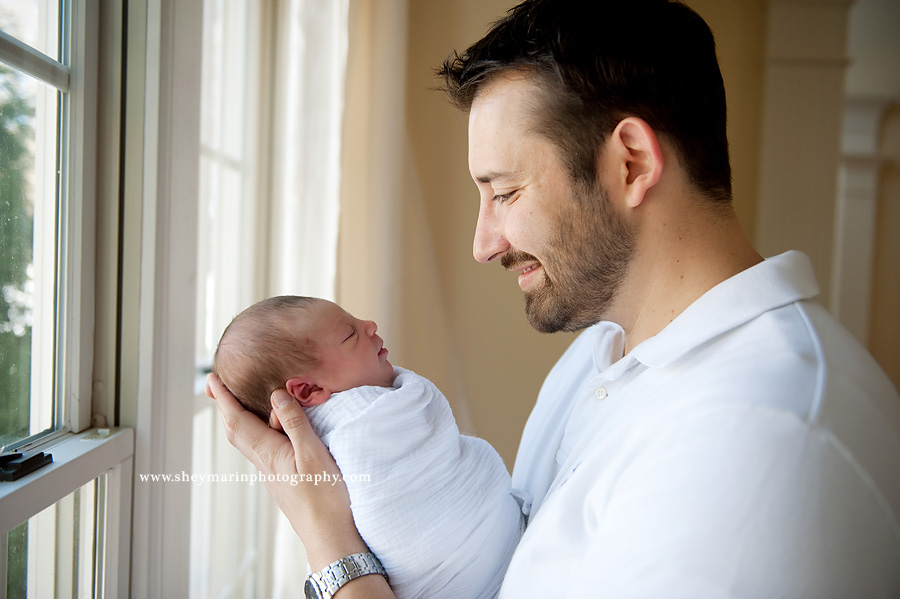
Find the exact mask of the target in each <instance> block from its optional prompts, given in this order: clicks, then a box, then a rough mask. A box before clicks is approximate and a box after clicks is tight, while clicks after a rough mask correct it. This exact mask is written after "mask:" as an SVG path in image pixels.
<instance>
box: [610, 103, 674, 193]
mask: <svg viewBox="0 0 900 599" xmlns="http://www.w3.org/2000/svg"><path fill="white" fill-rule="evenodd" d="M604 154H605V156H601V161H603V160H612V161H613V163H612V164H611V165H609V164H608V165H607V166H606V168H607V169H609V168H610V167H612V170H611V172H612V173H613V176H614V177H615V179H614V180H613V181H612V184H613V185H614V186H616V187H617V188H618V191H619V194H620V197H623V198H624V200H625V205H626V206H628V207H629V208H636V207H638V206H640V204H641V202H643V201H644V197H645V196H646V194H647V192H648V191H649V190H650V188H651V187H653V186H654V185H656V184H657V183H658V182H659V179H660V177H662V172H663V166H664V162H663V153H662V149H661V148H660V145H659V139H658V138H657V136H656V132H655V131H654V130H653V128H652V127H650V125H648V124H647V122H646V121H644V120H643V119H639V118H637V117H627V118H624V119H622V120H621V121H619V124H618V125H616V128H615V130H613V132H612V135H610V138H609V140H607V147H606V152H605V153H604Z"/></svg>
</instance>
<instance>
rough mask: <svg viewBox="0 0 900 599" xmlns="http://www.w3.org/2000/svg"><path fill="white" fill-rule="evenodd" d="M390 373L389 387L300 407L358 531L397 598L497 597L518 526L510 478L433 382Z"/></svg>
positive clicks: (343, 394)
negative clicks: (341, 483) (339, 477)
mask: <svg viewBox="0 0 900 599" xmlns="http://www.w3.org/2000/svg"><path fill="white" fill-rule="evenodd" d="M394 372H395V374H396V375H397V376H396V378H395V380H394V386H393V388H392V389H388V388H385V387H357V388H355V389H350V390H349V391H343V392H341V393H335V394H334V395H332V396H331V398H330V399H329V400H328V401H326V402H325V403H323V404H320V405H318V406H315V407H314V408H310V409H308V410H307V415H308V416H309V419H310V422H311V423H312V425H313V427H314V429H315V430H316V432H317V433H318V434H319V436H320V437H321V438H322V440H323V441H324V442H325V444H326V445H327V446H328V448H329V449H330V450H331V453H332V455H334V459H335V461H336V462H337V464H338V466H339V467H340V469H341V473H342V474H343V476H344V479H345V481H346V483H347V489H348V491H349V493H350V502H351V508H352V510H353V518H354V520H355V521H356V526H357V528H358V529H359V532H360V534H361V535H362V537H363V540H365V542H366V544H367V545H368V546H369V548H370V549H371V550H372V551H373V552H374V553H375V555H377V556H378V558H379V559H380V560H381V562H382V564H383V565H384V568H385V570H387V573H388V576H389V578H390V583H391V588H392V589H393V590H394V593H395V594H396V595H397V597H399V598H401V599H403V598H419V597H422V598H427V599H437V598H447V599H469V598H489V597H496V595H497V593H498V592H499V590H500V583H501V582H502V580H503V576H504V574H505V573H506V568H507V566H508V565H509V560H510V558H511V557H512V553H513V550H514V549H515V548H516V544H517V543H518V542H519V538H520V537H521V535H522V531H523V529H524V518H523V517H522V512H521V510H520V508H519V504H518V503H517V502H516V500H515V499H514V498H513V496H512V495H510V477H509V474H508V473H507V471H506V468H505V467H504V465H503V461H502V460H501V459H500V456H499V455H498V454H497V452H496V451H495V450H494V448H493V447H491V446H490V445H489V444H488V443H487V441H484V440H483V439H478V438H475V437H468V436H465V435H461V434H460V433H459V429H458V428H457V427H456V422H455V420H454V419H453V414H452V413H451V411H450V405H449V404H448V403H447V400H446V398H444V396H443V394H442V393H441V392H440V391H439V390H438V389H437V387H435V386H434V385H433V384H432V383H431V381H429V380H427V379H425V378H423V377H421V376H419V375H417V374H415V373H414V372H411V371H408V370H404V369H402V368H395V369H394ZM367 479H368V480H367Z"/></svg>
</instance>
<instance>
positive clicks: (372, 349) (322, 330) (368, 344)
mask: <svg viewBox="0 0 900 599" xmlns="http://www.w3.org/2000/svg"><path fill="white" fill-rule="evenodd" d="M306 317H308V319H309V321H310V323H311V324H310V325H309V328H307V329H306V333H307V334H308V335H309V336H310V337H312V338H313V339H314V340H315V342H316V345H317V347H318V355H319V366H318V368H317V369H316V373H315V381H314V382H315V383H316V384H317V385H319V386H320V387H323V388H326V389H329V390H330V391H332V392H337V391H346V390H347V389H352V388H353V387H361V386H363V385H375V386H381V387H390V386H391V384H392V382H393V380H394V368H393V366H391V363H390V362H389V361H388V359H387V353H388V351H387V349H385V347H384V341H382V339H381V337H379V336H378V335H376V334H375V332H376V331H377V330H378V326H377V325H376V324H375V323H374V322H372V321H371V320H360V319H358V318H355V317H353V316H352V315H350V314H348V313H347V312H346V311H345V310H344V309H343V308H341V307H340V306H338V305H337V304H334V303H332V302H329V301H325V300H319V301H317V302H316V303H315V304H314V305H313V306H311V307H310V309H309V311H308V314H307V315H306Z"/></svg>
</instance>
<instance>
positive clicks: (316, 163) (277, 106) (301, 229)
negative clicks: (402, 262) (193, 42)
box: [268, 0, 348, 298]
mask: <svg viewBox="0 0 900 599" xmlns="http://www.w3.org/2000/svg"><path fill="white" fill-rule="evenodd" d="M347 11H348V3H347V0H278V9H277V15H276V19H277V20H276V27H277V28H278V31H277V33H276V36H275V39H276V40H277V44H278V46H277V48H276V52H275V56H276V59H275V62H276V64H275V70H274V73H273V80H274V82H275V83H274V90H273V91H274V95H273V98H274V106H273V114H272V125H273V129H272V130H273V144H272V150H271V154H270V164H271V167H272V173H271V179H270V180H271V182H272V185H273V188H272V193H271V197H272V202H271V213H270V220H269V222H270V226H269V235H270V241H271V243H270V246H269V248H270V252H271V255H270V256H269V260H268V263H269V281H270V285H269V292H270V293H269V294H270V295H280V294H286V293H291V294H303V295H315V296H319V297H328V298H333V297H334V285H335V273H336V252H337V238H338V213H339V189H340V148H341V138H340V131H341V119H342V116H343V109H344V79H345V78H344V73H345V65H346V60H347Z"/></svg>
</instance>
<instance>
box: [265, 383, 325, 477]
mask: <svg viewBox="0 0 900 599" xmlns="http://www.w3.org/2000/svg"><path fill="white" fill-rule="evenodd" d="M271 401H272V410H273V411H274V412H275V418H276V419H277V420H278V422H279V423H280V424H281V429H282V430H283V431H284V432H285V434H287V436H288V438H289V439H290V440H291V444H292V445H293V446H294V454H295V455H296V457H297V461H298V463H297V471H298V472H319V471H321V470H325V471H328V472H338V468H337V465H336V464H335V463H334V458H333V457H331V454H330V453H329V452H328V448H326V447H325V445H324V444H323V443H322V441H321V439H319V436H318V435H316V431H315V430H313V427H312V426H311V425H310V424H309V419H308V418H307V417H306V413H305V412H304V411H303V407H301V406H300V402H298V401H297V400H296V399H294V398H293V397H291V395H290V394H288V392H287V391H285V390H283V389H279V390H277V391H275V392H274V393H272V397H271Z"/></svg>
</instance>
